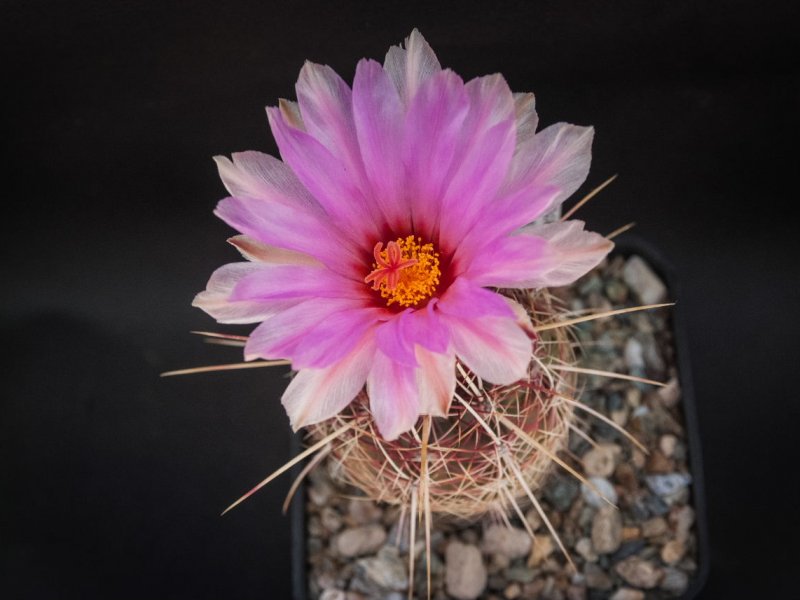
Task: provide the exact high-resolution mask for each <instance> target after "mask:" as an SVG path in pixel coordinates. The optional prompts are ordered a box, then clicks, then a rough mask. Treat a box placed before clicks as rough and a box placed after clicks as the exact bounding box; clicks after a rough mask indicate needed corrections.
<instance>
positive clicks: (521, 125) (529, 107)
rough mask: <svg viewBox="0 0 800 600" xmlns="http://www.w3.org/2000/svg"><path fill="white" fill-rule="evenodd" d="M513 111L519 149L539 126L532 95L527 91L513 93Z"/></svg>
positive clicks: (534, 99)
mask: <svg viewBox="0 0 800 600" xmlns="http://www.w3.org/2000/svg"><path fill="white" fill-rule="evenodd" d="M514 112H515V114H516V117H517V149H519V148H520V147H521V146H522V144H524V143H525V142H527V141H528V140H529V139H530V138H532V137H533V136H534V134H535V133H536V128H537V127H538V126H539V115H537V114H536V98H535V97H534V95H533V94H531V93H529V92H528V93H521V94H519V93H518V94H514Z"/></svg>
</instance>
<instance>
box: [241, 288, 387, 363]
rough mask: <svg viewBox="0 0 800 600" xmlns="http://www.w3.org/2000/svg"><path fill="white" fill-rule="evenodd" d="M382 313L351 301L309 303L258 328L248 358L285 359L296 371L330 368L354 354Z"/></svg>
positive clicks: (284, 312)
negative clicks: (351, 353)
mask: <svg viewBox="0 0 800 600" xmlns="http://www.w3.org/2000/svg"><path fill="white" fill-rule="evenodd" d="M383 312H384V311H382V310H380V309H377V308H364V307H360V306H354V305H353V302H352V301H350V300H341V299H332V300H328V301H326V302H320V301H318V300H316V299H312V300H306V301H304V302H301V303H300V304H297V305H295V306H292V307H290V308H288V309H286V310H284V311H281V312H279V313H278V314H276V315H273V316H271V317H270V318H268V319H267V320H265V321H264V322H263V323H262V324H261V325H259V326H258V327H257V328H256V329H255V330H254V331H253V333H251V334H250V337H249V339H248V340H247V345H246V347H245V359H246V360H253V359H255V358H267V359H280V358H286V359H289V360H291V362H292V367H293V368H294V369H305V368H307V367H314V368H323V367H327V366H329V365H331V364H333V363H335V362H338V361H339V360H341V359H342V358H344V356H345V355H347V354H348V353H350V352H351V351H353V348H354V347H355V345H356V343H357V342H358V341H359V340H360V339H361V338H363V336H364V334H365V333H366V332H367V331H368V330H369V329H371V328H372V327H373V326H374V325H375V323H376V321H377V319H378V317H379V316H381V315H382V314H383Z"/></svg>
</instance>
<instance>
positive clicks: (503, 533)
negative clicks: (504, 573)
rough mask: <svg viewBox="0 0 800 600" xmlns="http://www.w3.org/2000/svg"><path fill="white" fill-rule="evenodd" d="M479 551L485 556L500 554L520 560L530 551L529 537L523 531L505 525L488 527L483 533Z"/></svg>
mask: <svg viewBox="0 0 800 600" xmlns="http://www.w3.org/2000/svg"><path fill="white" fill-rule="evenodd" d="M481 550H483V552H484V553H485V554H502V555H504V556H507V557H508V558H511V559H514V558H520V557H522V556H526V555H527V554H528V553H529V552H530V551H531V536H530V535H528V532H527V531H525V530H524V529H519V528H517V527H507V526H506V525H490V526H489V527H487V528H486V531H484V532H483V543H482V544H481Z"/></svg>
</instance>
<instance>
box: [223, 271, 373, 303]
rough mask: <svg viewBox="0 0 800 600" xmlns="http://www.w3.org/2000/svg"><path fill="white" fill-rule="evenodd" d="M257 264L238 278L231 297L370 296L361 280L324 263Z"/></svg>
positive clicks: (261, 298)
mask: <svg viewBox="0 0 800 600" xmlns="http://www.w3.org/2000/svg"><path fill="white" fill-rule="evenodd" d="M260 266H261V269H260V270H258V271H255V272H253V273H252V274H249V275H246V276H244V277H242V279H240V280H239V282H238V283H237V284H236V287H235V288H234V290H233V293H232V294H231V300H283V299H292V298H298V299H302V298H317V299H323V298H351V299H353V300H361V301H365V300H369V299H370V296H369V290H368V288H367V286H366V285H365V284H364V282H363V281H359V280H356V279H348V278H346V277H343V276H342V275H339V274H338V273H335V272H333V271H331V270H330V269H327V268H325V267H313V266H308V265H272V264H267V263H261V264H260ZM320 301H321V300H320Z"/></svg>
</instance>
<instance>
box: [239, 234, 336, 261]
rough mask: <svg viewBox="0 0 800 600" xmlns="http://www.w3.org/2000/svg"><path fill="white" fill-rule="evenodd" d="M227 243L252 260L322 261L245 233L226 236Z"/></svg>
mask: <svg viewBox="0 0 800 600" xmlns="http://www.w3.org/2000/svg"><path fill="white" fill-rule="evenodd" d="M228 243H229V244H230V245H231V246H233V247H234V248H236V249H237V250H238V251H239V252H241V254H242V256H244V257H245V258H246V259H247V260H251V261H253V262H265V263H273V264H279V265H313V266H316V267H319V266H322V263H320V262H319V261H318V260H317V259H315V258H313V257H311V256H309V255H308V254H301V253H300V252H294V251H293V250H286V249H284V248H277V247H275V246H270V245H268V244H262V243H261V242H259V241H257V240H254V239H253V238H251V237H248V236H246V235H235V236H233V237H232V238H228Z"/></svg>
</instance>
